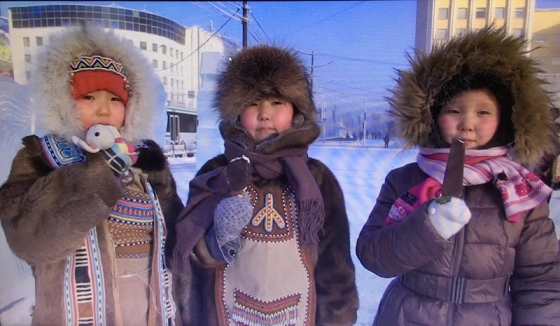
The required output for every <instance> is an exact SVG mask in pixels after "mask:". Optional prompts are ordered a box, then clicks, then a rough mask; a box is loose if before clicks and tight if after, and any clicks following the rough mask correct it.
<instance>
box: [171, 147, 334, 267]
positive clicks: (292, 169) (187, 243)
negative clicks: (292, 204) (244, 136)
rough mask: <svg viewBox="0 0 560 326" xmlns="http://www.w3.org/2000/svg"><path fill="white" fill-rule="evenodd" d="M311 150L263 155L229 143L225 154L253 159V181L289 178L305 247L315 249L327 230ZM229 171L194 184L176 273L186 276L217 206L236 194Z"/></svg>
mask: <svg viewBox="0 0 560 326" xmlns="http://www.w3.org/2000/svg"><path fill="white" fill-rule="evenodd" d="M307 150H308V146H305V147H297V148H284V149H281V150H279V151H277V152H275V153H271V154H263V153H256V152H254V151H250V150H248V149H244V148H242V147H241V146H239V145H238V144H236V143H234V142H232V141H229V140H226V141H225V152H224V155H225V156H226V158H227V159H228V161H229V162H231V161H232V160H234V159H236V158H240V157H242V156H243V155H244V156H245V157H247V158H249V160H250V163H247V164H250V170H251V172H252V173H251V175H252V179H253V181H256V180H259V179H274V178H277V177H279V176H281V175H286V176H287V178H288V182H289V183H290V185H291V186H292V188H293V189H294V191H295V194H296V198H297V201H298V206H299V211H300V217H299V225H300V228H301V230H300V231H301V235H302V242H303V245H304V247H307V248H311V247H313V246H317V244H318V241H319V240H318V232H319V230H320V229H321V228H322V227H323V221H324V216H325V211H324V206H323V198H322V195H321V192H320V190H319V187H318V186H317V182H316V180H315V179H314V178H313V175H312V174H311V172H310V171H309V168H308V167H307V164H306V162H307V159H308V157H307ZM239 161H240V160H236V162H239ZM241 161H244V160H241ZM245 162H246V161H245ZM226 171H227V166H223V167H219V168H217V169H215V170H212V171H210V172H207V173H204V174H202V175H199V176H197V177H196V178H194V179H193V180H192V181H191V182H190V190H189V200H188V203H187V206H186V207H185V208H184V209H183V211H182V212H181V214H180V215H179V217H178V219H177V226H176V229H177V235H178V240H177V245H176V246H175V250H174V252H173V264H172V266H173V272H178V273H183V272H185V271H187V270H188V268H189V267H188V257H189V255H190V253H191V252H192V250H193V248H194V246H195V245H196V243H197V242H198V241H199V240H200V238H201V237H202V236H203V235H204V233H205V232H206V230H207V229H208V228H209V227H210V226H211V225H212V222H213V216H214V210H215V209H216V206H217V205H218V203H219V202H220V200H222V199H223V198H225V197H228V196H231V195H232V193H231V191H230V189H229V186H228V182H227V180H226Z"/></svg>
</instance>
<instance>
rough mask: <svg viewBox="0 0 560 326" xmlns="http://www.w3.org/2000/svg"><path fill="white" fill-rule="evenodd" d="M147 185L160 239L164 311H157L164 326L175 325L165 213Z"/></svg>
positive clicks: (160, 278)
mask: <svg viewBox="0 0 560 326" xmlns="http://www.w3.org/2000/svg"><path fill="white" fill-rule="evenodd" d="M146 185H147V190H148V191H147V192H148V193H149V194H150V198H151V200H152V202H153V203H154V219H155V221H156V223H154V226H155V227H156V230H154V233H156V232H157V235H158V237H159V239H160V241H158V242H157V243H156V251H155V252H156V253H157V258H156V266H157V268H158V272H159V273H158V275H159V279H158V284H157V285H158V288H160V289H162V290H161V291H159V295H160V298H159V303H160V304H161V305H162V306H164V307H163V309H160V308H162V307H157V309H160V310H161V311H162V313H161V314H160V317H161V318H162V320H161V322H162V325H174V324H175V323H174V319H173V318H172V317H173V316H174V315H175V312H176V307H175V303H174V301H173V297H172V294H171V290H170V289H172V286H173V282H172V280H171V277H170V275H169V273H168V270H167V267H166V265H165V241H166V237H165V234H164V232H163V230H165V220H164V218H163V211H162V209H161V206H160V204H159V200H158V199H157V197H156V194H155V192H154V190H153V189H152V186H151V185H150V184H149V183H147V184H146ZM167 290H169V293H168V292H167Z"/></svg>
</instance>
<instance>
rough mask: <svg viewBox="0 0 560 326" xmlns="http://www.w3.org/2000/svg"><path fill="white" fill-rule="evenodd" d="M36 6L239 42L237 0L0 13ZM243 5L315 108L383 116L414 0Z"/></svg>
mask: <svg viewBox="0 0 560 326" xmlns="http://www.w3.org/2000/svg"><path fill="white" fill-rule="evenodd" d="M38 3H40V4H47V3H49V4H55V3H56V4H60V3H80V4H96V5H116V6H121V7H123V8H129V9H135V10H146V11H149V12H151V13H154V14H158V15H161V16H163V17H166V18H169V19H171V20H173V21H175V22H177V23H178V24H180V25H183V26H187V27H191V26H194V25H197V26H200V27H202V28H204V29H206V30H208V31H209V30H211V29H213V30H219V33H220V34H222V35H225V36H226V37H227V38H228V39H230V40H231V41H233V42H235V43H237V44H239V45H241V44H242V41H243V39H242V34H243V32H242V23H241V20H242V9H241V7H242V1H235V2H216V1H209V2H203V1H180V2H179V1H177V2H171V1H157V2H156V1H114V2H113V1H2V2H0V9H1V11H2V15H3V16H7V13H8V10H7V8H9V7H10V6H14V5H16V6H24V5H33V4H38ZM248 7H249V10H248V18H249V25H248V45H254V44H258V43H268V44H275V45H279V46H285V47H293V48H294V49H296V50H297V51H299V52H300V57H301V58H302V60H303V61H304V63H306V64H307V66H308V68H309V69H310V70H311V67H313V88H314V94H315V103H316V105H317V107H318V108H319V109H321V108H325V109H326V110H325V114H326V115H327V117H328V118H330V117H331V115H332V111H333V110H336V112H337V114H339V113H343V112H344V114H345V116H343V117H342V119H345V120H346V121H345V124H346V126H347V127H350V128H352V129H356V128H357V129H359V126H360V125H361V120H360V118H359V117H361V115H360V113H361V112H364V110H365V111H366V112H368V120H369V121H368V123H369V124H371V123H376V120H375V119H376V118H377V117H378V116H379V115H375V114H376V113H379V114H383V115H384V111H385V110H386V109H387V108H388V104H387V102H386V101H385V100H384V97H385V96H388V95H389V94H388V92H387V89H388V88H391V87H392V86H393V85H394V78H395V77H396V72H395V69H406V68H407V67H408V63H407V59H406V54H407V53H412V51H413V47H414V31H415V24H416V1H415V0H388V1H248ZM535 7H536V8H537V9H539V8H560V0H535ZM312 59H313V64H312ZM372 113H373V114H372ZM339 118H340V117H338V118H337V119H339ZM372 120H373V121H372ZM348 121H350V122H348ZM333 127H334V126H333ZM354 127H356V128H354Z"/></svg>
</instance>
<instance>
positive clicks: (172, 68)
mask: <svg viewBox="0 0 560 326" xmlns="http://www.w3.org/2000/svg"><path fill="white" fill-rule="evenodd" d="M169 68H170V69H171V72H175V66H174V65H173V64H170V65H169Z"/></svg>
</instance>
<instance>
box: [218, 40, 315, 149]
mask: <svg viewBox="0 0 560 326" xmlns="http://www.w3.org/2000/svg"><path fill="white" fill-rule="evenodd" d="M226 65H227V66H226V67H225V69H224V71H222V73H221V74H220V75H219V77H218V82H217V87H216V88H217V90H216V95H215V98H214V107H215V109H216V110H217V111H218V114H219V116H220V119H221V120H222V121H221V123H220V132H221V134H222V137H223V138H224V139H228V140H232V141H235V142H237V143H238V144H240V145H242V146H244V147H245V148H249V149H255V150H258V151H261V152H268V153H271V152H273V151H275V150H277V149H279V148H281V147H289V146H298V147H299V146H302V145H304V146H306V145H309V144H310V143H311V142H313V141H314V140H315V139H316V138H317V137H318V136H319V134H320V132H321V128H320V127H319V125H318V124H317V113H316V111H315V103H314V102H313V93H312V90H311V84H310V76H309V74H308V73H307V70H306V69H305V66H304V65H303V63H302V61H301V59H300V58H299V57H298V55H297V54H296V53H295V51H294V50H290V49H284V48H279V47H274V46H269V45H257V46H254V47H250V48H246V49H243V50H241V52H239V53H238V54H237V55H236V56H235V57H234V58H233V59H232V60H231V62H229V63H226ZM271 96H278V97H281V98H282V99H284V100H286V101H289V102H291V103H292V104H293V106H294V118H293V124H292V128H291V129H290V130H288V131H286V133H283V134H286V135H291V136H284V135H280V136H278V135H275V136H272V137H271V138H269V139H266V140H264V141H263V142H262V143H259V144H255V143H254V141H252V139H251V138H250V137H249V136H248V135H247V134H246V133H245V131H244V130H243V128H241V126H240V125H239V115H240V113H241V111H242V110H243V108H244V106H245V105H246V104H248V103H250V102H251V101H254V100H256V99H259V98H266V97H271ZM294 134H298V135H301V136H303V138H300V139H294V137H293V135H294ZM304 134H305V135H304ZM293 142H297V144H296V143H293ZM280 143H282V144H280ZM303 143H305V144H303ZM259 149H261V150H259Z"/></svg>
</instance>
